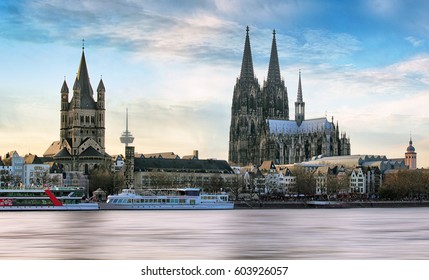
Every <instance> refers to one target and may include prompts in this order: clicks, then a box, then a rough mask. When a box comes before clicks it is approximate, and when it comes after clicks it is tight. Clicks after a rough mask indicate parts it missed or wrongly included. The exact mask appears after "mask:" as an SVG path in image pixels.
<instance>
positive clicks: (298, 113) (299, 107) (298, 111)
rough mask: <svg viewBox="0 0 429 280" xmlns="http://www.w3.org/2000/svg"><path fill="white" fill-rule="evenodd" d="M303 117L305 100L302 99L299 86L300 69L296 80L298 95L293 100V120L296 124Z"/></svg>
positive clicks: (299, 123) (300, 121)
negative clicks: (294, 100)
mask: <svg viewBox="0 0 429 280" xmlns="http://www.w3.org/2000/svg"><path fill="white" fill-rule="evenodd" d="M304 119H305V102H304V101H303V100H302V86H301V70H300V71H299V80H298V97H297V100H296V102H295V121H296V123H297V124H298V126H300V125H301V123H302V122H303V121H304Z"/></svg>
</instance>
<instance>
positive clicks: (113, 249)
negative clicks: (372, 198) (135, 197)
mask: <svg viewBox="0 0 429 280" xmlns="http://www.w3.org/2000/svg"><path fill="white" fill-rule="evenodd" d="M428 219H429V208H398V209H279V210H264V209H263V210H232V211H97V212H95V211H88V212H3V213H1V215H0V224H1V228H0V248H1V250H2V254H1V255H0V258H1V259H116V260H121V259H124V260H125V259H316V260H317V259H428V258H429V223H428Z"/></svg>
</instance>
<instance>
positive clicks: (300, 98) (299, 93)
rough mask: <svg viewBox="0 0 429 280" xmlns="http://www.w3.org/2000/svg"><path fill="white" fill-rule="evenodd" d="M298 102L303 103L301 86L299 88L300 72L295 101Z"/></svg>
mask: <svg viewBox="0 0 429 280" xmlns="http://www.w3.org/2000/svg"><path fill="white" fill-rule="evenodd" d="M296 101H298V102H303V101H302V86H301V70H299V80H298V97H297V100H296Z"/></svg>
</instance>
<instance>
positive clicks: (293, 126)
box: [267, 118, 334, 134]
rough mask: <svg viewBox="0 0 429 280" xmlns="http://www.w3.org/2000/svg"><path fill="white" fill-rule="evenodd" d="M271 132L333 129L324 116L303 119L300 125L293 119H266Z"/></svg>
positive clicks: (287, 132) (306, 131) (308, 131)
mask: <svg viewBox="0 0 429 280" xmlns="http://www.w3.org/2000/svg"><path fill="white" fill-rule="evenodd" d="M267 123H268V127H269V129H270V133H271V134H281V133H285V134H299V133H311V132H314V131H321V130H330V129H334V125H333V124H332V123H331V122H329V121H328V119H326V118H318V119H310V120H304V121H303V122H302V123H301V125H300V126H298V124H297V123H296V121H294V120H267Z"/></svg>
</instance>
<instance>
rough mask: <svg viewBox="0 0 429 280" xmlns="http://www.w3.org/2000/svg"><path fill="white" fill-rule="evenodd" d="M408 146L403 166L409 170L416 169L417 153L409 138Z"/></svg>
mask: <svg viewBox="0 0 429 280" xmlns="http://www.w3.org/2000/svg"><path fill="white" fill-rule="evenodd" d="M409 143H410V145H409V146H408V147H407V152H406V153H405V165H408V167H409V168H410V169H416V168H417V153H416V149H415V148H414V147H413V141H412V140H411V137H410V142H409Z"/></svg>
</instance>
